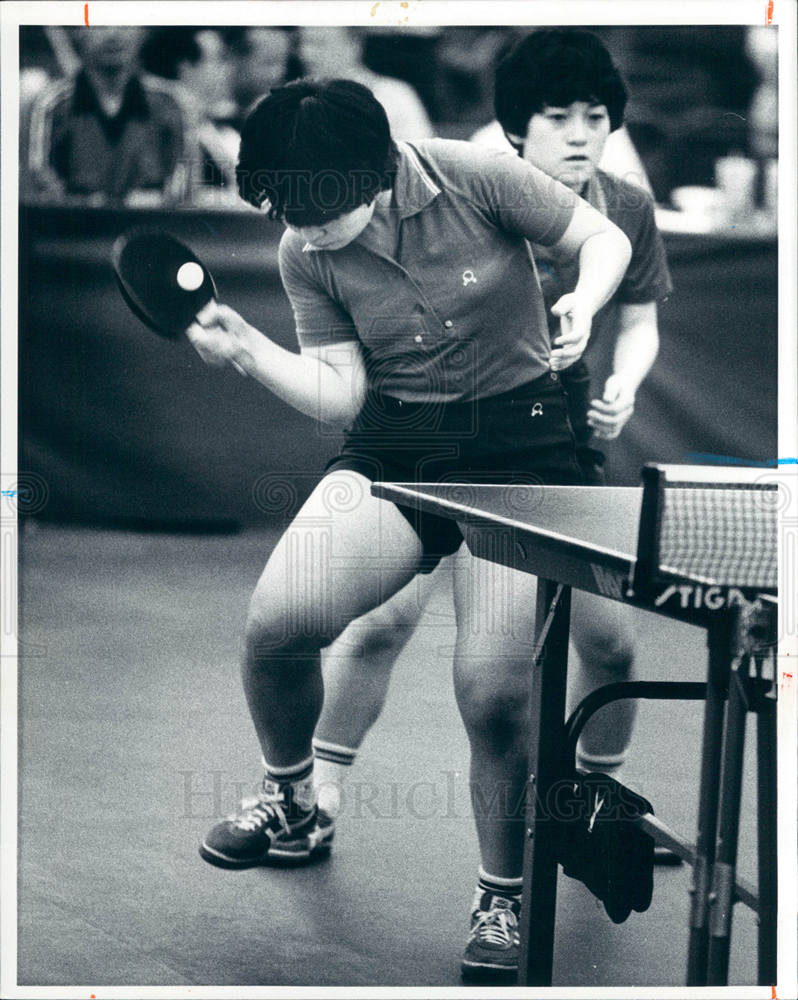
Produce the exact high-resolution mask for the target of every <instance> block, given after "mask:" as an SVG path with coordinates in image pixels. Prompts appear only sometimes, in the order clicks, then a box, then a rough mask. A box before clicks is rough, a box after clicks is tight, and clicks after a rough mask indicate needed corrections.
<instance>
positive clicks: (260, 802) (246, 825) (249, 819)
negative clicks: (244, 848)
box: [232, 790, 291, 833]
mask: <svg viewBox="0 0 798 1000" xmlns="http://www.w3.org/2000/svg"><path fill="white" fill-rule="evenodd" d="M284 803H285V798H284V796H283V793H282V792H280V791H277V792H267V791H265V790H263V791H261V793H260V794H259V795H258V797H257V798H256V799H255V800H254V801H253V800H250V801H249V802H247V803H242V804H244V806H245V809H244V812H243V813H241V815H240V816H235V817H234V818H233V821H232V822H233V824H234V825H235V826H237V827H238V829H239V830H245V831H247V832H248V833H251V832H252V831H253V830H259V829H261V828H262V827H265V826H271V825H272V823H273V821H274V820H275V819H277V820H278V821H279V823H280V826H282V828H283V830H285V832H286V833H290V832H291V828H290V827H289V825H288V820H287V819H286V818H285V812H284V811H283V804H284Z"/></svg>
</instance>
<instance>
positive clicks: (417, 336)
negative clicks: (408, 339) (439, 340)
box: [413, 333, 424, 344]
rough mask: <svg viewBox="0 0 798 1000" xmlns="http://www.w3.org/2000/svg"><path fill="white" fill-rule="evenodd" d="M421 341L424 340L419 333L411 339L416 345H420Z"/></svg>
mask: <svg viewBox="0 0 798 1000" xmlns="http://www.w3.org/2000/svg"><path fill="white" fill-rule="evenodd" d="M423 339H424V338H423V337H422V336H421V334H420V333H417V334H416V335H415V337H413V340H415V342H416V343H417V344H420V343H421V342H422V340H423Z"/></svg>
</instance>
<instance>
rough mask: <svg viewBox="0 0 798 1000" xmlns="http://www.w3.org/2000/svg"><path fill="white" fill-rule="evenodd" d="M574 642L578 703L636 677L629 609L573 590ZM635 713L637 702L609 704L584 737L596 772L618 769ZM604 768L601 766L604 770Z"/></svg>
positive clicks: (583, 747) (584, 747) (582, 746)
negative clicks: (595, 691)
mask: <svg viewBox="0 0 798 1000" xmlns="http://www.w3.org/2000/svg"><path fill="white" fill-rule="evenodd" d="M571 609H572V610H571V638H572V640H573V643H574V646H575V648H576V651H577V653H578V654H579V663H580V670H579V671H576V672H575V673H574V677H575V679H576V683H575V687H574V692H573V696H574V704H577V703H578V702H579V701H580V700H581V699H582V698H584V697H585V695H587V694H588V693H589V692H590V691H592V690H593V689H594V688H597V687H601V686H603V685H604V684H613V683H615V682H616V681H626V680H632V678H633V676H634V634H633V630H632V628H631V625H630V622H629V609H628V608H626V607H625V606H624V605H622V604H619V603H616V602H615V601H609V600H607V599H606V598H604V597H598V596H596V595H595V594H587V593H585V592H584V591H577V590H575V591H574V592H573V594H572V604H571ZM636 711H637V702H635V701H633V700H628V699H627V700H624V701H615V702H612V703H611V704H609V705H606V706H605V707H604V708H602V709H600V711H599V712H598V713H597V714H596V715H595V716H594V717H593V718H592V719H591V720H590V722H589V723H588V724H587V726H585V729H584V730H583V732H582V737H581V740H580V750H581V752H582V753H584V754H585V756H586V758H587V761H586V763H587V762H589V761H592V762H593V763H592V765H591V766H595V767H596V769H597V770H610V771H612V770H613V769H614V768H616V767H618V766H620V763H621V761H622V760H623V757H624V755H625V753H626V750H627V749H628V747H629V744H630V742H631V740H632V730H633V727H634V720H635V715H636ZM602 765H603V766H602Z"/></svg>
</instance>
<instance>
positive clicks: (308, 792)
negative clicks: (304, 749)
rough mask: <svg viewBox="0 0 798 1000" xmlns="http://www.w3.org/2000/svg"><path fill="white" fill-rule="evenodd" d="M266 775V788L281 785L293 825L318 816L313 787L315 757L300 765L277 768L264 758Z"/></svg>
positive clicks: (290, 821) (289, 818)
mask: <svg viewBox="0 0 798 1000" xmlns="http://www.w3.org/2000/svg"><path fill="white" fill-rule="evenodd" d="M262 760H263V766H264V768H265V770H266V773H265V774H264V776H263V783H264V786H265V785H267V784H275V785H279V786H280V787H281V788H282V789H283V791H284V794H285V800H286V806H287V808H286V816H287V818H288V822H289V823H291V824H293V823H294V821H296V820H298V819H303V821H304V818H306V817H308V814H309V813H312V814H313V815H314V816H315V814H316V790H315V788H314V787H313V756H312V755H311V756H310V757H306V758H305V760H301V761H300V762H299V763H298V764H289V765H287V766H275V765H274V764H270V763H269V762H268V761H267V760H266V758H265V757H263V758H262Z"/></svg>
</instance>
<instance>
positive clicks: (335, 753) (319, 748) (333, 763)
mask: <svg viewBox="0 0 798 1000" xmlns="http://www.w3.org/2000/svg"><path fill="white" fill-rule="evenodd" d="M313 750H314V753H315V763H314V766H313V784H314V785H315V787H316V797H317V799H318V803H319V808H320V809H323V810H324V811H325V812H326V813H327V815H328V816H332V817H333V819H335V817H336V816H338V815H339V814H340V812H341V804H342V794H343V786H344V782H345V781H346V779H347V778H348V776H349V769H350V768H351V767H352V764H353V763H354V760H355V757H356V756H357V750H354V749H352V748H351V747H344V746H341V745H340V744H337V743H328V742H327V741H326V740H316V739H314V740H313Z"/></svg>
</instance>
